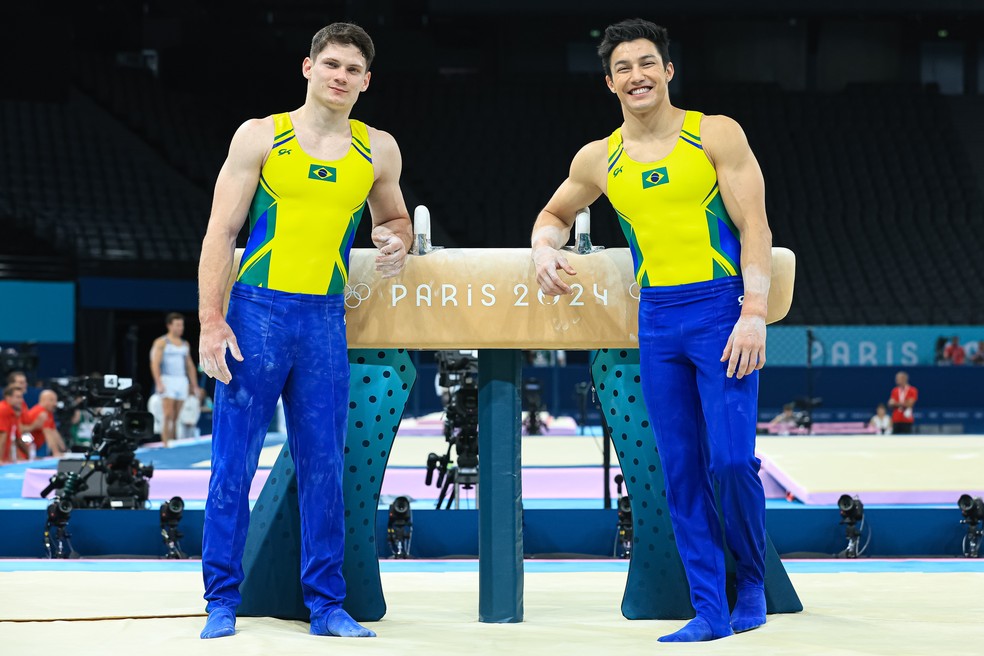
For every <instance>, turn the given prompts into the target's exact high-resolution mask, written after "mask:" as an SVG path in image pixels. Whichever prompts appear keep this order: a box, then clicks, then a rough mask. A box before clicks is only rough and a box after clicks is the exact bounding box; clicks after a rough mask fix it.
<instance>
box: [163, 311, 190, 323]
mask: <svg viewBox="0 0 984 656" xmlns="http://www.w3.org/2000/svg"><path fill="white" fill-rule="evenodd" d="M184 318H185V315H183V314H181V313H180V312H171V313H170V314H168V315H167V317H166V318H165V319H164V325H165V326H170V325H171V322H172V321H174V320H175V319H181V320H182V321H184Z"/></svg>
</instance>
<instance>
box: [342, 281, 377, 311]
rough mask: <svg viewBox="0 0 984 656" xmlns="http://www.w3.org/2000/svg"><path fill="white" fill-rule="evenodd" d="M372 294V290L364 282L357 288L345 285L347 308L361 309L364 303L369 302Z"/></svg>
mask: <svg viewBox="0 0 984 656" xmlns="http://www.w3.org/2000/svg"><path fill="white" fill-rule="evenodd" d="M371 293H372V290H370V289H369V285H367V284H366V283H364V282H360V283H359V284H357V285H356V286H355V287H352V286H351V285H345V307H347V308H349V309H355V308H357V307H359V306H360V305H362V302H363V301H367V300H369V295H370V294H371Z"/></svg>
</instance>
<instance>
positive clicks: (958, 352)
mask: <svg viewBox="0 0 984 656" xmlns="http://www.w3.org/2000/svg"><path fill="white" fill-rule="evenodd" d="M943 359H944V360H945V361H946V362H948V363H949V364H953V365H962V364H964V363H965V362H966V361H967V352H966V351H964V347H962V346H960V337H959V336H957V335H954V336H953V339H951V340H950V343H949V344H947V345H946V348H944V349H943Z"/></svg>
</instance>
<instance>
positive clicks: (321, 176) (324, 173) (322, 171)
mask: <svg viewBox="0 0 984 656" xmlns="http://www.w3.org/2000/svg"><path fill="white" fill-rule="evenodd" d="M308 177H309V178H311V179H312V180H322V181H324V182H335V181H336V180H337V179H338V174H337V173H336V172H335V167H333V166H323V165H321V164H312V165H311V168H310V169H309V170H308Z"/></svg>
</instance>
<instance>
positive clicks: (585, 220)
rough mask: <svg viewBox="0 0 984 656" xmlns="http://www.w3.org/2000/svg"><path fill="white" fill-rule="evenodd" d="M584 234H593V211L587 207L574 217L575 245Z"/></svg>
mask: <svg viewBox="0 0 984 656" xmlns="http://www.w3.org/2000/svg"><path fill="white" fill-rule="evenodd" d="M584 234H588V235H590V234H591V210H590V209H589V208H587V207H582V208H581V209H579V210H578V211H577V214H576V215H575V216H574V243H575V244H576V243H577V242H578V239H579V238H580V236H581V235H584Z"/></svg>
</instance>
